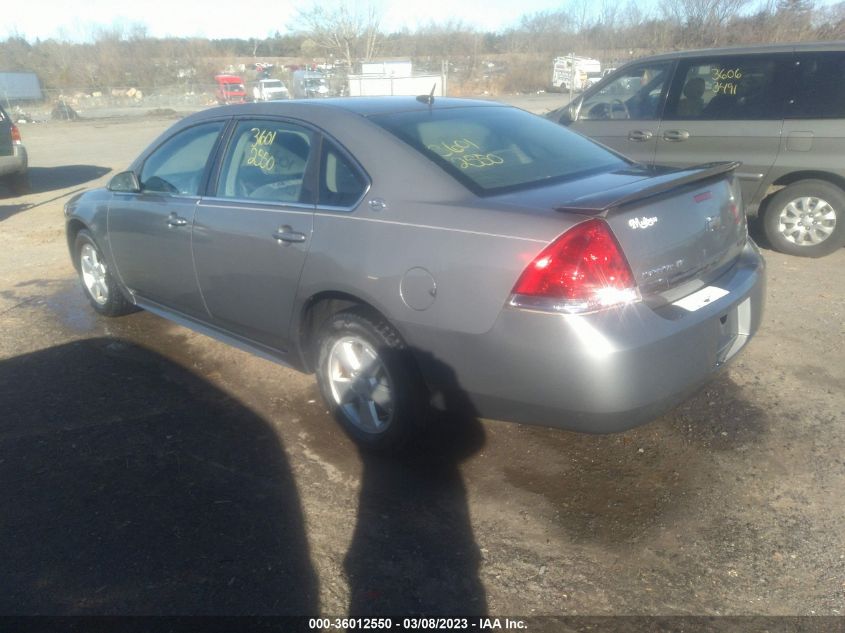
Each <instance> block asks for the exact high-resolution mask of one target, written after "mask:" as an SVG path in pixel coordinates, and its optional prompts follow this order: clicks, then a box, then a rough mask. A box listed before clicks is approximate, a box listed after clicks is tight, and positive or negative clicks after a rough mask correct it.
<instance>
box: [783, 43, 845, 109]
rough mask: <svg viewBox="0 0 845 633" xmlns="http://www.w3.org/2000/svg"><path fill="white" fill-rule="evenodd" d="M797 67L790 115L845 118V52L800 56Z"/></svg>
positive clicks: (790, 100) (795, 66) (788, 105)
mask: <svg viewBox="0 0 845 633" xmlns="http://www.w3.org/2000/svg"><path fill="white" fill-rule="evenodd" d="M794 68H795V87H794V89H793V94H792V95H790V99H789V101H788V102H787V110H786V117H787V118H790V119H841V118H845V52H835V53H812V54H806V55H799V56H798V58H797V60H796V61H795V62H794Z"/></svg>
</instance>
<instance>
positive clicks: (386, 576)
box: [344, 352, 487, 617]
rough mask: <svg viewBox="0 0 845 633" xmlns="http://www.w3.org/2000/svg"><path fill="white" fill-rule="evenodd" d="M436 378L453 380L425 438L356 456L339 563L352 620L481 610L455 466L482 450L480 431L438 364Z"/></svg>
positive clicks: (476, 556)
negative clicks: (350, 513) (356, 481)
mask: <svg viewBox="0 0 845 633" xmlns="http://www.w3.org/2000/svg"><path fill="white" fill-rule="evenodd" d="M417 354H425V353H424V352H417ZM425 355H426V356H428V357H429V358H428V360H427V362H428V363H429V365H431V364H432V363H437V361H435V360H433V359H432V358H431V357H430V355H429V354H425ZM439 372H440V375H441V376H451V378H450V380H451V382H449V383H446V384H448V385H449V386H448V387H447V388H446V389H444V392H443V394H442V395H443V400H444V401H445V402H444V404H445V407H443V409H444V411H443V412H434V413H433V414H432V415H431V417H430V419H429V420H428V423H427V427H426V429H425V432H424V434H423V436H422V439H420V440H418V441H417V442H416V443H414V444H413V445H412V446H410V447H408V448H407V449H406V450H405V451H403V452H402V453H400V454H397V455H384V454H376V453H372V452H369V451H364V450H362V451H361V459H362V462H363V473H362V476H361V477H362V478H361V491H360V497H359V502H358V514H357V523H356V525H355V530H354V532H353V537H352V542H351V544H350V547H349V551H348V553H347V556H346V559H345V561H344V569H345V571H346V574H347V578H348V580H349V592H350V606H349V615H350V616H352V617H361V616H375V615H411V616H412V615H426V616H436V615H444V616H448V615H454V614H458V613H459V614H461V615H465V616H471V615H483V614H485V613H486V611H487V600H486V594H485V591H484V587H483V585H482V583H481V580H480V578H479V573H478V571H479V566H480V563H481V555H480V552H479V548H478V545H477V544H476V542H475V539H474V536H473V531H472V526H471V521H470V516H469V507H468V501H467V491H466V486H465V484H464V481H463V478H462V476H461V472H460V469H459V465H460V463H461V462H462V461H463V460H466V459H468V458H469V457H470V456H472V455H473V454H475V453H476V452H478V451H479V450H480V449H481V447H482V446H483V445H484V430H483V428H482V426H481V423H480V422H479V420H478V417H477V415H476V412H475V411H474V409H473V407H472V405H471V404H470V402H469V399H468V398H467V396H466V395H465V394H464V393H463V392H462V391H461V389H460V387H459V386H458V384H457V381H456V380H455V376H454V373H453V372H452V371H451V370H450V369H449V368H447V367H445V366H444V365H442V363H441V364H440V365H439Z"/></svg>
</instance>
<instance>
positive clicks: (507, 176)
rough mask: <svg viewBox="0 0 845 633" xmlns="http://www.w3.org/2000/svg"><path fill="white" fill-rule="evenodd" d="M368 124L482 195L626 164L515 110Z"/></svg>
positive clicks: (439, 112) (421, 114)
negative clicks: (406, 145) (400, 141)
mask: <svg viewBox="0 0 845 633" xmlns="http://www.w3.org/2000/svg"><path fill="white" fill-rule="evenodd" d="M370 120H371V121H373V122H374V123H376V124H378V125H380V126H381V127H383V128H385V129H386V130H387V131H389V132H391V133H392V134H394V135H395V136H397V137H399V138H400V139H402V140H403V141H405V142H406V143H408V144H409V145H411V147H413V148H414V149H416V150H417V151H419V152H420V153H422V154H423V155H425V156H426V157H428V158H429V159H430V160H432V161H434V162H435V163H436V164H437V165H439V166H440V167H442V168H443V170H444V171H446V172H448V173H449V174H451V175H452V176H454V177H455V178H456V179H457V180H458V181H460V182H462V183H463V184H464V185H466V186H467V187H468V188H469V189H470V190H472V191H474V192H475V193H477V194H479V195H488V194H494V193H500V192H505V191H508V190H514V189H519V188H524V187H531V186H541V185H543V184H547V183H548V184H551V183H553V182H558V181H562V180H566V179H571V178H576V177H578V176H580V175H586V174H588V173H593V172H598V171H601V170H609V169H614V168H618V167H622V166H626V165H627V163H626V162H625V161H624V160H623V159H621V158H619V157H618V156H616V155H615V154H613V153H612V152H609V151H608V150H606V149H605V148H603V147H601V146H600V145H598V144H596V143H594V142H593V141H590V140H588V139H586V138H584V137H583V136H581V135H580V134H575V133H574V132H570V131H569V130H567V129H566V128H564V127H562V126H560V125H557V124H556V123H552V122H551V121H549V120H547V119H543V118H541V117H538V116H535V115H533V114H529V113H528V112H525V111H524V110H519V109H517V108H509V107H465V108H444V109H434V110H416V111H413V112H401V113H397V114H388V115H377V116H372V117H371V118H370Z"/></svg>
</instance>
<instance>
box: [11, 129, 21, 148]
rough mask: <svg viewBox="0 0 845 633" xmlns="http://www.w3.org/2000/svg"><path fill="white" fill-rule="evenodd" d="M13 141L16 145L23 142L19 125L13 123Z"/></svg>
mask: <svg viewBox="0 0 845 633" xmlns="http://www.w3.org/2000/svg"><path fill="white" fill-rule="evenodd" d="M12 143H14V144H15V145H20V144H21V131H20V130H19V129H18V126H17V125H14V124H13V125H12Z"/></svg>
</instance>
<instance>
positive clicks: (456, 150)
mask: <svg viewBox="0 0 845 633" xmlns="http://www.w3.org/2000/svg"><path fill="white" fill-rule="evenodd" d="M427 147H428V149H430V150H431V151H432V152H435V153H436V154H437V155H438V156H440V157H441V158H446V159H448V160H449V161H451V163H452V164H453V165H456V166H457V167H459V168H461V169H469V168H470V167H476V168H482V167H492V166H493V165H501V164H502V163H504V162H505V159H504V158H502V157H501V156H497V155H496V154H494V153H492V152H490V153H487V154H483V153H481V148H480V147H479V146H478V144H477V143H474V142H472V141H471V140H469V139H468V138H457V139H455V140H453V141H442V142H440V143H433V144H431V145H428V146H427ZM473 149H474V150H476V151H475V152H469V151H468V150H473Z"/></svg>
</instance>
